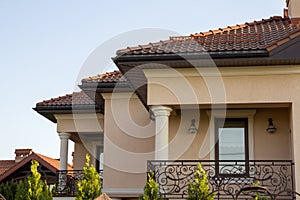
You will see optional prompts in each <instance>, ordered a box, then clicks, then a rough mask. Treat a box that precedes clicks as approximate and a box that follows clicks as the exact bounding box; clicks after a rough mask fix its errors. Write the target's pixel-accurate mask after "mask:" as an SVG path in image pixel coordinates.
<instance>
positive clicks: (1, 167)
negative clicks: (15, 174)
mask: <svg viewBox="0 0 300 200" xmlns="http://www.w3.org/2000/svg"><path fill="white" fill-rule="evenodd" d="M14 164H15V161H14V160H0V176H1V175H2V174H4V173H5V172H6V171H7V170H8V169H9V168H11V167H12V166H13V165H14Z"/></svg>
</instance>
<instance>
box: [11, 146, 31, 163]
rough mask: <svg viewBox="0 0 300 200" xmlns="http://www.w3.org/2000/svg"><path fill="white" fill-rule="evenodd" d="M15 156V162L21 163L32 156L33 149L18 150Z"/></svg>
mask: <svg viewBox="0 0 300 200" xmlns="http://www.w3.org/2000/svg"><path fill="white" fill-rule="evenodd" d="M15 154H16V157H15V162H20V161H21V160H23V159H24V158H26V157H28V156H29V155H30V154H32V149H16V150H15Z"/></svg>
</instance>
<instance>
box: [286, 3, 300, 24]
mask: <svg viewBox="0 0 300 200" xmlns="http://www.w3.org/2000/svg"><path fill="white" fill-rule="evenodd" d="M286 6H287V8H288V11H287V14H288V16H289V17H290V18H291V20H292V23H293V24H300V0H286Z"/></svg>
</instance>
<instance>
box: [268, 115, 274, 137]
mask: <svg viewBox="0 0 300 200" xmlns="http://www.w3.org/2000/svg"><path fill="white" fill-rule="evenodd" d="M268 121H269V125H268V128H267V131H268V133H275V132H276V128H275V126H274V124H273V119H272V118H269V119H268Z"/></svg>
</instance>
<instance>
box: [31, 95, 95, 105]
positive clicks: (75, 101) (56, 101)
mask: <svg viewBox="0 0 300 200" xmlns="http://www.w3.org/2000/svg"><path fill="white" fill-rule="evenodd" d="M76 105H95V102H94V101H93V100H92V99H91V98H90V97H89V96H88V95H87V94H85V93H84V92H83V91H81V92H73V93H72V94H67V95H65V96H59V97H57V98H51V99H49V100H44V101H42V102H39V103H37V104H36V106H50V107H51V106H53V107H56V106H76Z"/></svg>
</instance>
